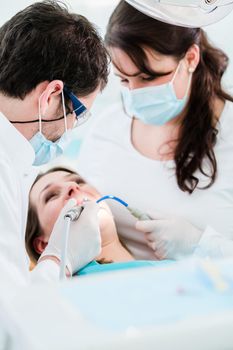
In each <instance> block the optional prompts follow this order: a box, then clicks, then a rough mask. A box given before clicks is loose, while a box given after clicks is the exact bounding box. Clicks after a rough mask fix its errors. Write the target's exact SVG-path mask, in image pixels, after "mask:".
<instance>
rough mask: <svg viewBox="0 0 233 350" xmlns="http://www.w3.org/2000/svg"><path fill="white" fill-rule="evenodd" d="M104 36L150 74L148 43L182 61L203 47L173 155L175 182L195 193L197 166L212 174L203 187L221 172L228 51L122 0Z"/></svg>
mask: <svg viewBox="0 0 233 350" xmlns="http://www.w3.org/2000/svg"><path fill="white" fill-rule="evenodd" d="M105 41H106V44H107V46H108V47H109V48H111V47H117V48H120V49H121V50H123V51H124V52H125V53H126V54H127V55H128V56H129V57H130V58H131V60H132V61H133V62H134V64H135V65H136V66H137V67H138V69H139V70H140V71H141V72H143V73H145V74H148V75H151V76H153V75H154V72H153V71H152V70H151V68H150V67H149V65H148V61H147V58H146V54H145V51H144V48H145V47H147V48H151V49H153V50H154V51H156V52H158V53H160V54H162V55H170V56H173V57H174V58H175V59H177V61H179V60H181V59H182V58H183V57H184V56H185V54H186V52H187V51H188V49H189V48H190V47H191V46H192V45H194V44H197V45H198V46H199V48H200V62H199V64H198V66H197V68H196V70H195V72H194V74H193V79H192V87H191V95H190V99H189V102H188V106H187V108H186V113H185V117H184V118H183V120H182V122H181V127H180V131H179V136H178V140H177V146H176V149H175V155H174V160H175V164H176V177H177V183H178V186H179V188H180V189H181V190H182V191H184V192H189V193H192V192H193V191H194V190H195V188H196V187H197V186H198V183H199V179H198V177H197V176H196V172H197V171H200V172H201V173H202V174H204V175H205V176H206V177H207V178H208V179H209V183H208V184H207V186H205V187H204V188H208V187H210V186H211V185H212V184H213V183H214V182H215V179H216V176H217V162H216V157H215V153H214V146H215V144H216V141H217V128H216V126H217V116H216V115H215V112H214V107H213V106H214V105H213V102H214V99H215V98H216V97H218V98H219V99H220V100H222V101H225V100H230V101H233V98H232V97H231V96H230V95H229V94H227V93H226V92H225V91H224V90H223V88H222V85H221V79H222V76H223V74H224V72H225V70H226V68H227V65H228V57H227V56H226V54H225V53H224V52H223V51H221V50H219V49H217V48H215V47H214V46H212V45H211V43H210V42H209V41H208V39H207V37H206V34H205V33H204V31H203V30H202V29H200V28H184V27H178V26H174V25H171V24H166V23H163V22H160V21H157V20H155V19H153V18H150V17H148V16H146V15H144V14H143V13H141V12H139V11H138V10H136V9H135V8H133V7H132V6H130V5H129V4H127V3H126V2H125V1H123V0H122V1H121V2H120V3H119V5H118V6H117V7H116V9H115V10H114V12H113V14H112V16H111V18H110V21H109V24H108V28H107V34H106V37H105ZM113 63H114V62H113ZM232 117H233V116H232ZM204 159H205V160H207V162H208V165H209V166H208V167H209V169H208V171H206V170H204V167H203V161H204Z"/></svg>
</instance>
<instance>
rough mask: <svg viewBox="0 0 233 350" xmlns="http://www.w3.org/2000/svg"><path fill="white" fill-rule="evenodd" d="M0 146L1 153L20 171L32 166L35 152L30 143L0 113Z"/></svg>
mask: <svg viewBox="0 0 233 350" xmlns="http://www.w3.org/2000/svg"><path fill="white" fill-rule="evenodd" d="M0 145H1V149H0V151H2V152H3V153H6V154H7V156H8V157H9V158H10V159H11V161H12V163H13V164H14V165H15V167H17V169H19V170H21V171H23V172H24V171H25V170H27V169H28V168H29V167H31V166H32V164H33V162H34V159H35V152H34V150H33V148H32V146H31V144H30V142H29V141H28V140H27V139H26V138H25V137H24V136H23V135H22V134H21V133H20V132H19V131H18V130H17V129H16V128H15V127H14V126H13V125H12V124H11V123H10V122H9V120H8V119H7V118H6V117H5V116H4V115H3V114H2V113H1V112H0Z"/></svg>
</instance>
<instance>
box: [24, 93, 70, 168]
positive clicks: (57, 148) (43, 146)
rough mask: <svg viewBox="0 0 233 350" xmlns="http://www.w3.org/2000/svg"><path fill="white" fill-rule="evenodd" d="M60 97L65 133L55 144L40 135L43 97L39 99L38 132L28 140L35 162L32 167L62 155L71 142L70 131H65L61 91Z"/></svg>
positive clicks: (65, 121)
mask: <svg viewBox="0 0 233 350" xmlns="http://www.w3.org/2000/svg"><path fill="white" fill-rule="evenodd" d="M61 95H62V107H63V114H64V123H65V132H64V134H63V135H62V136H61V137H60V139H59V140H57V141H56V142H52V141H50V140H48V139H47V138H46V137H45V136H44V135H43V133H42V113H41V97H42V96H43V94H42V95H41V96H40V98H39V131H38V132H37V133H36V134H35V135H34V136H33V137H32V138H31V140H30V144H31V145H32V147H33V149H34V151H35V160H34V163H33V165H36V166H39V165H42V164H46V163H48V162H50V161H51V160H53V159H55V158H56V157H58V156H60V155H62V154H63V152H64V151H65V149H66V147H67V146H68V145H69V143H70V141H71V132H72V130H70V129H69V130H68V129H67V120H66V109H65V101H64V94H63V91H62V94H61Z"/></svg>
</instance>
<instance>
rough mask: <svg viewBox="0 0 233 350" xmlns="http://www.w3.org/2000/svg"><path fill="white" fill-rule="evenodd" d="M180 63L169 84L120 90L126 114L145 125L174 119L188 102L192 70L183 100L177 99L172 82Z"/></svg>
mask: <svg viewBox="0 0 233 350" xmlns="http://www.w3.org/2000/svg"><path fill="white" fill-rule="evenodd" d="M180 64H181V62H180V63H179V65H178V66H177V69H176V71H175V74H174V76H173V78H172V80H171V81H170V82H169V83H166V84H162V85H157V86H150V87H145V88H140V89H134V90H129V89H128V88H126V87H124V88H122V98H123V104H124V107H125V111H126V113H127V114H128V115H129V116H130V117H133V116H134V117H135V118H137V119H139V120H141V121H142V122H143V123H145V124H151V125H158V126H161V125H164V124H166V123H167V122H169V121H170V120H172V119H174V118H176V117H177V116H178V115H179V114H180V113H181V112H182V111H183V110H184V107H185V106H186V104H187V101H188V92H189V87H190V83H191V77H192V70H190V75H189V81H188V86H187V90H186V93H185V96H184V98H182V99H178V98H177V97H176V93H175V90H174V85H173V83H174V80H175V77H176V74H177V72H178V69H179V67H180Z"/></svg>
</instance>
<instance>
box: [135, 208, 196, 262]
mask: <svg viewBox="0 0 233 350" xmlns="http://www.w3.org/2000/svg"><path fill="white" fill-rule="evenodd" d="M150 217H151V218H153V219H151V220H146V221H137V223H136V229H137V230H138V231H141V232H143V233H145V237H146V241H147V244H148V246H149V247H150V248H152V249H153V251H154V254H155V256H156V258H157V259H159V260H162V259H179V258H182V257H184V256H187V255H191V254H192V253H193V251H194V249H195V248H196V246H197V244H198V242H199V240H200V238H201V236H202V231H200V230H199V229H197V228H196V227H195V226H193V225H192V224H190V223H189V222H188V221H186V220H184V219H182V218H177V217H173V216H170V217H162V216H158V217H157V218H156V219H155V218H154V217H153V215H152V216H151V215H150Z"/></svg>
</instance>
